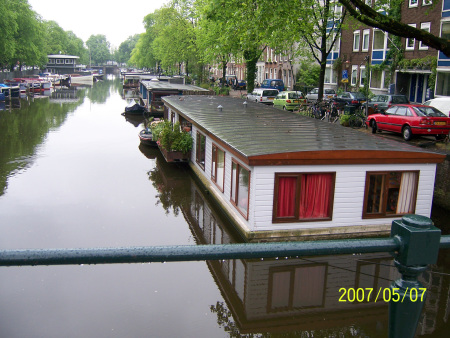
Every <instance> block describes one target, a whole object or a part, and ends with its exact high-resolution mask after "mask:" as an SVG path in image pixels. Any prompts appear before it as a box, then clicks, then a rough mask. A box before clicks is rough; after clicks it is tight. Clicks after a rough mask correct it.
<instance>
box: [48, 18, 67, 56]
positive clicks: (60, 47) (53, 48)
mask: <svg viewBox="0 0 450 338" xmlns="http://www.w3.org/2000/svg"><path fill="white" fill-rule="evenodd" d="M43 26H44V32H45V41H46V53H47V54H59V53H61V54H67V46H68V44H69V41H68V37H67V33H66V32H65V31H64V30H63V29H62V28H61V27H60V26H59V25H58V24H57V23H56V22H55V21H44V22H43Z"/></svg>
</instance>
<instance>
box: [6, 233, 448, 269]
mask: <svg viewBox="0 0 450 338" xmlns="http://www.w3.org/2000/svg"><path fill="white" fill-rule="evenodd" d="M448 248H450V236H441V239H440V249H448ZM400 249H401V243H400V241H398V240H397V239H396V238H395V237H390V238H368V239H348V240H328V241H303V242H267V243H245V244H208V245H175V246H148V247H121V248H76V249H73V248H72V249H71V248H67V249H64V248H61V249H22V250H0V266H26V265H28V266H34V265H80V264H115V263H150V262H182V261H203V260H222V259H256V258H275V257H298V256H322V255H336V254H352V253H375V252H395V251H398V250H400Z"/></svg>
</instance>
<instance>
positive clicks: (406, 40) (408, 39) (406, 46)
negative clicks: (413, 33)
mask: <svg viewBox="0 0 450 338" xmlns="http://www.w3.org/2000/svg"><path fill="white" fill-rule="evenodd" d="M408 26H410V27H414V28H416V27H417V24H415V23H410V24H408ZM410 41H411V39H410V38H406V39H405V50H414V48H416V39H412V47H410V46H408V44H409V42H410Z"/></svg>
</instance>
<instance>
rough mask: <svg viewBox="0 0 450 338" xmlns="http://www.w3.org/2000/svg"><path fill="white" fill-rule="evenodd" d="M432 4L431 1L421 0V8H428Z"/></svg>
mask: <svg viewBox="0 0 450 338" xmlns="http://www.w3.org/2000/svg"><path fill="white" fill-rule="evenodd" d="M432 4H433V0H422V6H430V5H432Z"/></svg>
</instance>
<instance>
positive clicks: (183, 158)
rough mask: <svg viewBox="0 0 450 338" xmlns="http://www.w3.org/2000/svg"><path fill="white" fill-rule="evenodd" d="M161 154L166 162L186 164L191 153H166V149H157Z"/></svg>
mask: <svg viewBox="0 0 450 338" xmlns="http://www.w3.org/2000/svg"><path fill="white" fill-rule="evenodd" d="M159 150H161V153H162V154H163V156H164V159H165V160H166V162H169V163H170V162H188V161H189V159H190V158H191V152H190V151H189V152H187V153H183V152H182V151H167V150H166V149H164V148H162V147H159Z"/></svg>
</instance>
